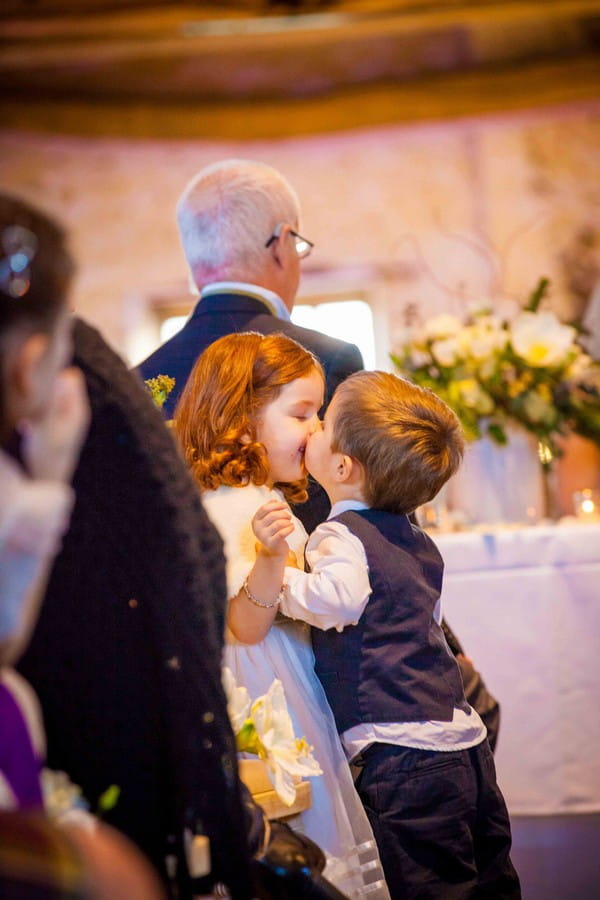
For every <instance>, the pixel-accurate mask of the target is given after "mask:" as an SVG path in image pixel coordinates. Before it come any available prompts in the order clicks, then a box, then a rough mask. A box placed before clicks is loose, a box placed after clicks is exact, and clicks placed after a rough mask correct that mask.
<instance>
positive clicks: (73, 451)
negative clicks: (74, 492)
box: [23, 367, 90, 482]
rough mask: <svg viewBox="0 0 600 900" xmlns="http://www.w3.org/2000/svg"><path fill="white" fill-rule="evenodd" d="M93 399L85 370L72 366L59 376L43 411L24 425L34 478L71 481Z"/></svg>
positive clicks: (26, 455)
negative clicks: (87, 389)
mask: <svg viewBox="0 0 600 900" xmlns="http://www.w3.org/2000/svg"><path fill="white" fill-rule="evenodd" d="M89 420H90V409H89V402H88V397H87V392H86V387H85V380H84V377H83V374H82V372H81V371H80V370H79V369H77V368H75V367H71V368H69V369H64V370H63V371H62V372H60V374H59V375H58V376H57V378H56V383H55V385H54V390H53V392H52V397H51V399H50V403H49V404H48V407H47V409H46V410H45V411H44V413H43V415H42V416H40V417H39V418H38V419H37V420H36V421H34V422H33V421H30V422H25V423H24V427H23V437H24V441H23V455H24V458H25V462H26V463H27V466H28V468H29V471H30V473H31V475H32V476H33V477H34V478H42V479H48V480H50V481H64V482H69V481H70V480H71V476H72V475H73V472H74V470H75V466H76V465H77V460H78V459H79V451H80V449H81V445H82V443H83V440H84V438H85V435H86V433H87V430H88V425H89Z"/></svg>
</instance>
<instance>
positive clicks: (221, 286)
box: [200, 281, 291, 322]
mask: <svg viewBox="0 0 600 900" xmlns="http://www.w3.org/2000/svg"><path fill="white" fill-rule="evenodd" d="M225 292H227V293H228V294H251V295H252V296H253V297H256V299H257V300H260V301H261V303H264V304H265V306H266V307H267V309H268V310H269V312H270V313H272V314H273V315H274V316H276V317H277V318H278V319H283V320H284V321H286V322H290V321H291V316H290V312H289V310H288V308H287V306H286V305H285V303H284V302H283V300H282V299H281V297H280V296H279V295H278V294H276V293H275V292H274V291H269V290H268V289H267V288H264V287H261V286H260V285H259V284H248V283H247V282H245V281H215V282H213V283H212V284H207V285H206V287H203V288H202V290H201V292H200V300H203V299H204V297H210V296H211V295H212V294H223V293H225Z"/></svg>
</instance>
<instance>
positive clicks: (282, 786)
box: [223, 667, 323, 806]
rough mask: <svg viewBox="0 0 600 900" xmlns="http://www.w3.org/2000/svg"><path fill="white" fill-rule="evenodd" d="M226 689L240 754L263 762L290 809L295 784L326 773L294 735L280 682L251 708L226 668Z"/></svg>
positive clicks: (280, 795)
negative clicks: (252, 755) (254, 757)
mask: <svg viewBox="0 0 600 900" xmlns="http://www.w3.org/2000/svg"><path fill="white" fill-rule="evenodd" d="M223 687H224V690H225V693H226V695H227V711H228V713H229V718H230V720H231V724H232V728H233V731H234V733H235V737H236V744H237V748H238V750H239V751H240V752H246V753H252V754H254V755H256V756H258V757H259V758H260V759H262V760H263V762H264V763H265V765H266V767H267V774H268V776H269V778H270V780H271V784H272V785H273V787H274V789H275V791H276V793H277V794H278V796H279V797H280V799H281V800H282V801H283V803H285V804H286V806H291V805H292V803H293V802H294V800H295V799H296V783H297V782H298V781H299V780H300V779H302V778H303V777H312V776H313V775H322V774H323V772H322V769H321V767H320V766H319V764H318V762H317V761H316V759H315V758H314V756H313V755H312V747H310V746H309V744H308V743H307V741H306V740H305V738H296V737H295V735H294V727H293V724H292V719H291V717H290V714H289V712H288V708H287V703H286V699H285V692H284V690H283V685H282V683H281V681H279V679H278V678H276V679H275V680H274V681H273V683H272V684H271V687H270V688H269V690H268V691H267V693H266V694H263V695H262V696H260V697H257V698H256V700H255V701H254V703H252V704H251V703H250V696H249V694H248V691H247V690H246V688H245V687H243V686H242V687H240V686H238V685H237V683H236V681H235V678H234V676H233V673H232V672H231V670H230V669H228V668H226V667H225V668H224V669H223Z"/></svg>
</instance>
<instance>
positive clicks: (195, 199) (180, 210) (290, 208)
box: [177, 159, 300, 288]
mask: <svg viewBox="0 0 600 900" xmlns="http://www.w3.org/2000/svg"><path fill="white" fill-rule="evenodd" d="M299 219H300V206H299V203H298V198H297V196H296V193H295V191H294V189H293V188H292V186H291V185H290V184H289V183H288V182H287V181H286V179H285V178H284V177H283V175H281V174H280V173H279V172H278V171H277V170H276V169H273V168H272V167H271V166H268V165H266V164H265V163H260V162H255V161H253V160H247V159H227V160H223V161H221V162H218V163H214V164H213V165H210V166H207V167H206V168H204V169H202V170H201V171H200V172H198V174H197V175H195V176H194V178H192V180H191V181H190V182H189V183H188V184H187V186H186V188H185V190H184V192H183V194H182V195H181V197H180V198H179V202H178V204H177V223H178V225H179V232H180V235H181V241H182V244H183V250H184V253H185V256H186V259H187V263H188V266H189V268H190V273H191V276H192V279H193V281H194V283H195V284H196V285H197V286H198V287H200V288H201V287H202V286H203V285H205V284H210V283H211V282H213V281H255V280H256V276H257V275H258V274H259V273H260V271H261V270H262V268H263V265H264V260H265V256H264V254H266V253H267V250H266V249H265V244H266V242H267V241H268V239H269V237H270V236H271V234H272V233H273V230H274V228H275V226H276V225H278V224H279V223H280V222H286V223H288V224H290V225H291V226H292V227H294V228H297V227H298V224H299Z"/></svg>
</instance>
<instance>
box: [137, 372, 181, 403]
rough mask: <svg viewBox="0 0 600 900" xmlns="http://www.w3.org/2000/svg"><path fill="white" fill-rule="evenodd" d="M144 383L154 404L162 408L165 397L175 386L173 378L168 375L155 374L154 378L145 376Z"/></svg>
mask: <svg viewBox="0 0 600 900" xmlns="http://www.w3.org/2000/svg"><path fill="white" fill-rule="evenodd" d="M144 384H145V385H146V387H147V388H148V390H149V391H150V395H151V397H152V399H153V400H154V403H155V405H156V406H157V407H158V408H159V409H162V408H163V406H164V405H165V401H166V399H167V397H168V396H169V394H170V393H171V391H172V390H173V388H174V387H175V379H174V378H171V377H170V376H169V375H157V376H156V378H147V379H146V380H145V381H144Z"/></svg>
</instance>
